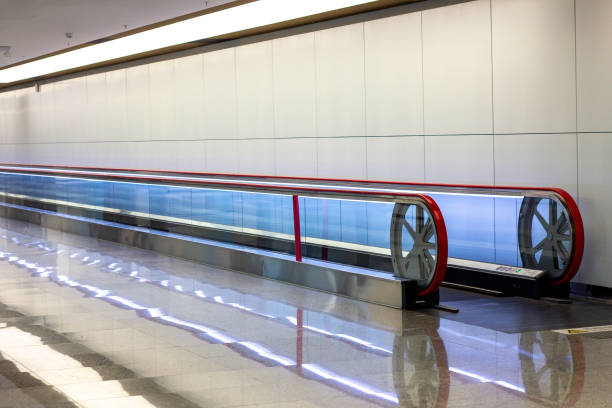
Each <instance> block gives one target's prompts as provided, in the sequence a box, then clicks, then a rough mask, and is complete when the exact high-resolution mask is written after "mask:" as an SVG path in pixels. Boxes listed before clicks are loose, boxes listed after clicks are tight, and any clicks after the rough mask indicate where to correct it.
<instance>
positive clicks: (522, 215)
mask: <svg viewBox="0 0 612 408" xmlns="http://www.w3.org/2000/svg"><path fill="white" fill-rule="evenodd" d="M0 186H1V188H2V191H3V192H4V193H5V194H8V195H9V197H12V199H15V200H17V199H19V200H23V199H24V198H25V199H28V198H29V199H35V200H40V201H42V202H43V203H44V204H45V206H46V207H51V208H54V210H55V211H59V212H72V213H77V214H82V215H83V214H85V215H87V216H89V217H94V218H104V219H105V220H109V221H115V222H127V221H126V219H127V218H129V217H131V218H133V219H136V221H133V222H132V223H134V222H135V223H136V225H139V226H143V227H150V228H156V229H161V230H166V231H170V232H177V233H185V234H193V235H196V236H201V237H205V238H210V239H215V240H220V241H226V242H236V243H240V244H245V245H251V246H255V247H258V248H267V249H274V250H279V251H283V252H287V253H292V252H293V251H294V246H293V212H292V199H291V196H283V195H272V194H264V193H251V192H239V191H229V190H217V189H207V188H206V189H204V188H190V187H177V186H166V185H150V184H142V183H132V182H116V181H101V180H84V179H78V178H67V177H52V176H38V175H24V174H15V173H8V172H3V173H0ZM430 195H431V196H432V198H433V199H434V200H435V201H436V202H437V204H438V206H439V207H440V209H441V211H442V214H443V216H444V220H445V223H446V228H447V233H448V242H449V256H450V257H453V258H463V259H470V260H475V261H483V262H493V263H499V264H505V265H512V266H527V267H538V265H540V266H542V267H545V266H546V267H547V268H550V267H556V268H557V269H561V268H562V267H563V265H565V264H567V253H568V252H569V251H570V249H571V240H568V239H566V236H567V235H568V234H569V232H568V226H567V221H568V218H567V214H565V215H564V213H563V210H562V209H561V208H560V206H556V204H552V203H553V201H551V200H550V199H533V198H523V197H521V196H518V195H517V196H493V195H491V194H485V193H483V194H480V195H478V194H471V195H463V194H448V193H444V194H435V193H432V194H430ZM54 206H55V207H54ZM552 206H556V207H555V208H552ZM393 207H394V205H393V204H392V203H383V202H367V201H356V200H338V199H323V198H311V197H306V198H304V197H301V198H300V213H301V214H300V215H301V216H300V219H301V232H302V235H303V243H304V244H305V246H304V248H303V250H304V256H310V257H314V258H319V259H328V260H334V261H338V262H347V263H351V264H356V265H362V266H368V267H374V268H377V269H379V270H384V271H391V270H392V264H391V258H390V255H391V254H390V252H391V251H390V246H391V244H390V232H391V230H390V228H391V219H392V213H393ZM126 216H128V217H126ZM122 217H123V218H122ZM521 220H523V221H521ZM547 220H548V221H547ZM550 220H552V221H550ZM551 225H552V226H553V227H554V228H553V227H551ZM520 226H522V227H520ZM547 226H548V227H547ZM519 227H520V228H521V231H523V232H522V233H521V234H519ZM547 228H548V229H547ZM553 229H554V230H553ZM403 237H405V235H404V236H403ZM547 237H550V239H548V240H545V238H547ZM402 239H407V238H402ZM549 241H551V242H549ZM559 242H560V243H559ZM404 244H406V243H404ZM538 245H540V246H542V248H538ZM555 245H556V246H555ZM534 251H535V252H534ZM364 254H367V255H368V256H369V258H368V257H364V256H363V255H364ZM525 262H527V264H526V265H524V264H525Z"/></svg>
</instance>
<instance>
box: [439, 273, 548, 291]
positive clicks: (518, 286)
mask: <svg viewBox="0 0 612 408" xmlns="http://www.w3.org/2000/svg"><path fill="white" fill-rule="evenodd" d="M444 282H450V283H451V284H456V285H461V286H463V288H464V289H469V288H474V289H475V290H476V291H480V292H482V291H483V290H484V291H488V292H491V293H492V294H495V295H497V296H499V295H504V296H523V297H528V298H534V299H537V298H539V297H540V296H543V287H544V286H545V285H544V282H543V279H541V278H529V277H524V276H513V275H506V274H497V273H492V272H487V271H481V270H476V269H469V268H460V267H456V266H449V267H448V268H447V269H446V275H445V276H444ZM451 286H452V285H451ZM485 293H486V292H485Z"/></svg>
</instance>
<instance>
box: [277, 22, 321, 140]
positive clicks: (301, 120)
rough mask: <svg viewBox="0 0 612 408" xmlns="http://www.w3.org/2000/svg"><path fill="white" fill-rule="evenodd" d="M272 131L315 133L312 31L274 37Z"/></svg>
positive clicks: (280, 133)
mask: <svg viewBox="0 0 612 408" xmlns="http://www.w3.org/2000/svg"><path fill="white" fill-rule="evenodd" d="M272 46H273V57H274V66H273V72H274V133H275V136H276V137H277V138H287V137H313V136H315V135H316V103H315V101H316V92H315V89H316V87H315V77H316V73H315V52H314V34H313V33H307V34H301V35H294V36H290V37H284V38H279V39H275V40H274V41H273V42H272Z"/></svg>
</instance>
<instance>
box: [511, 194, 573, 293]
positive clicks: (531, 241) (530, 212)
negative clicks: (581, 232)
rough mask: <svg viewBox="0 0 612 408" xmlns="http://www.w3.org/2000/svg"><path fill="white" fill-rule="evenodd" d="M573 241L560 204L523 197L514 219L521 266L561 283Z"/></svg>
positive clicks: (567, 266)
mask: <svg viewBox="0 0 612 408" xmlns="http://www.w3.org/2000/svg"><path fill="white" fill-rule="evenodd" d="M574 241H575V240H574V225H573V223H572V220H571V218H570V216H569V211H568V210H567V208H565V206H564V205H563V204H561V203H560V202H559V201H557V200H556V199H554V198H541V197H525V198H523V201H522V203H521V208H520V212H519V218H518V246H519V252H520V256H521V261H522V263H523V267H525V268H531V269H540V270H545V271H547V272H548V274H549V279H550V280H551V281H552V282H555V281H559V280H561V279H562V278H563V277H564V275H565V274H566V273H567V272H568V269H569V266H570V264H571V262H572V254H573V253H574V250H573V249H574V248H573V246H574V244H575V242H574Z"/></svg>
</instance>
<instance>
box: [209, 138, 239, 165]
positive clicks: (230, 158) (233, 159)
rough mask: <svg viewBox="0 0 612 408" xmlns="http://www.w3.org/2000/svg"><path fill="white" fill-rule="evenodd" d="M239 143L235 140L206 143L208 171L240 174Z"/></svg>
mask: <svg viewBox="0 0 612 408" xmlns="http://www.w3.org/2000/svg"><path fill="white" fill-rule="evenodd" d="M237 153H238V142H236V141H235V140H208V141H206V171H207V172H209V173H238V154H237Z"/></svg>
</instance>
